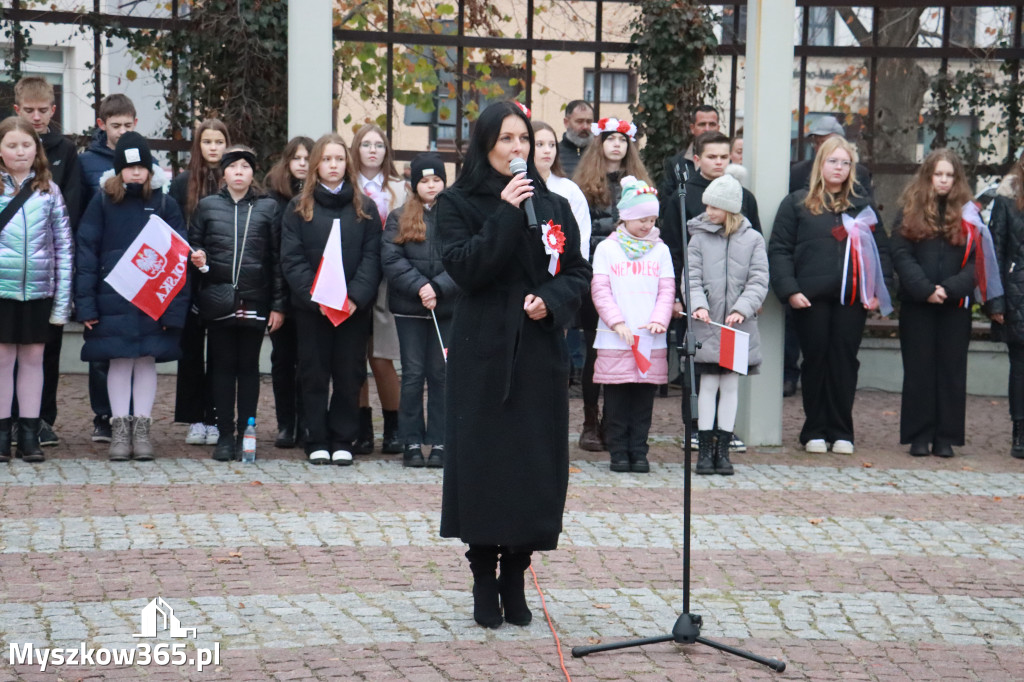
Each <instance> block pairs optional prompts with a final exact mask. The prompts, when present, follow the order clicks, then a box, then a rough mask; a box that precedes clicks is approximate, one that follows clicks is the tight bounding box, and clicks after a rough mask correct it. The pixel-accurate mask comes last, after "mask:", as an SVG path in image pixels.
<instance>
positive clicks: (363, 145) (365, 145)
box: [359, 140, 386, 149]
mask: <svg viewBox="0 0 1024 682" xmlns="http://www.w3.org/2000/svg"><path fill="white" fill-rule="evenodd" d="M359 148H360V149H386V147H385V146H384V143H383V142H370V141H369V140H363V141H362V142H360V143H359Z"/></svg>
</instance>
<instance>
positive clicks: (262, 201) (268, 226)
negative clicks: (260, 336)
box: [188, 188, 285, 318]
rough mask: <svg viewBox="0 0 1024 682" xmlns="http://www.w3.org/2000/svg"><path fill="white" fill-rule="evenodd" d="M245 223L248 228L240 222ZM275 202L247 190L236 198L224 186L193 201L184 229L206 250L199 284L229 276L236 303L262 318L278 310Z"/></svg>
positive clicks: (282, 302)
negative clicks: (189, 218) (236, 295)
mask: <svg viewBox="0 0 1024 682" xmlns="http://www.w3.org/2000/svg"><path fill="white" fill-rule="evenodd" d="M247 224H248V232H247V231H246V225H247ZM279 225H280V221H279V220H278V209H277V202H275V201H274V200H273V199H271V198H270V197H266V196H257V195H256V194H255V193H254V192H253V191H252V190H251V189H250V190H249V193H248V194H246V195H245V196H244V197H243V198H242V199H241V200H240V201H238V202H237V203H236V202H235V201H234V199H232V198H231V195H230V194H229V193H228V190H227V188H224V189H222V190H221V191H220V192H218V193H217V194H211V195H210V196H208V197H204V198H203V199H201V200H200V201H199V205H198V206H196V212H195V213H194V214H193V216H192V221H191V224H190V225H189V230H188V241H189V244H191V245H192V248H193V249H195V250H196V251H199V250H200V249H202V250H203V251H205V252H206V263H207V265H209V266H210V271H209V272H207V273H205V274H201V275H199V280H200V285H199V286H200V288H202V287H204V286H209V285H210V284H219V283H223V282H226V283H228V284H231V283H233V282H234V281H235V272H236V271H237V273H238V284H237V286H236V288H237V289H238V295H239V297H240V298H241V300H242V304H243V305H244V306H245V307H246V308H247V309H250V310H255V311H256V313H257V315H258V316H259V317H262V318H265V317H266V316H267V314H268V313H269V312H270V311H271V310H275V311H278V312H283V311H284V305H285V300H284V279H283V277H282V275H281V258H280V246H279V245H280V243H281V235H280V233H279Z"/></svg>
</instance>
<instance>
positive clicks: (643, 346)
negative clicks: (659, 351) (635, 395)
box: [633, 330, 654, 377]
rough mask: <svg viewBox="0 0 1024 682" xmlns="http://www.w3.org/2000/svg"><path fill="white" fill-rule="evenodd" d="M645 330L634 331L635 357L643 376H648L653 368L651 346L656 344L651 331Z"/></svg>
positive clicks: (637, 366)
mask: <svg viewBox="0 0 1024 682" xmlns="http://www.w3.org/2000/svg"><path fill="white" fill-rule="evenodd" d="M645 332H646V330H642V331H639V332H633V359H634V360H635V361H636V368H637V369H638V370H640V376H642V377H645V376H647V372H648V371H650V369H651V348H652V346H653V345H654V337H653V336H652V335H651V333H650V332H646V333H645Z"/></svg>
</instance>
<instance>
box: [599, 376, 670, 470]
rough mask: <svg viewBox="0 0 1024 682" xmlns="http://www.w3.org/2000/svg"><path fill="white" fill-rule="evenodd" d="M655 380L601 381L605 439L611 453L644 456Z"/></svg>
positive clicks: (649, 429)
mask: <svg viewBox="0 0 1024 682" xmlns="http://www.w3.org/2000/svg"><path fill="white" fill-rule="evenodd" d="M657 388H658V387H657V386H655V385H654V384H605V385H604V442H605V445H607V446H608V452H610V453H611V454H612V455H617V454H629V455H630V456H631V457H634V458H635V457H637V456H638V455H643V456H645V457H646V456H647V451H648V446H647V436H648V434H649V433H650V432H651V414H652V412H653V411H654V392H655V391H656V390H657Z"/></svg>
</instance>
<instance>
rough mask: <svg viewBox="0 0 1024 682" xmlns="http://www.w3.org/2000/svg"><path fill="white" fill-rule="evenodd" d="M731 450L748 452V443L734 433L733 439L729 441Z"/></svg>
mask: <svg viewBox="0 0 1024 682" xmlns="http://www.w3.org/2000/svg"><path fill="white" fill-rule="evenodd" d="M729 450H730V451H732V452H746V451H747V444H746V443H744V442H743V441H742V440H740V437H739V436H737V435H736V434H735V433H734V434H732V439H731V440H730V441H729Z"/></svg>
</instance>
